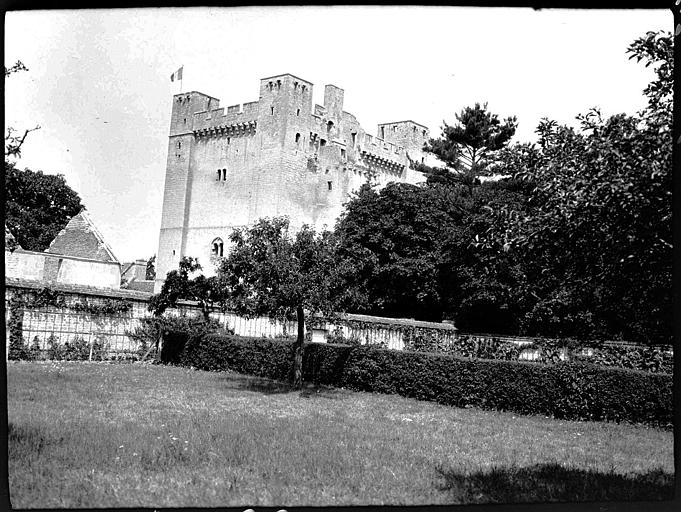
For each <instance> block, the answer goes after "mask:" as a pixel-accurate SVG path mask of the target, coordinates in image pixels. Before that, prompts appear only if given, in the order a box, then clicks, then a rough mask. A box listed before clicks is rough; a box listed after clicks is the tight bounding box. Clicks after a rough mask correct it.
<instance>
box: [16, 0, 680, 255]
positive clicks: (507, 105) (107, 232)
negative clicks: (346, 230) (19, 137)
mask: <svg viewBox="0 0 681 512" xmlns="http://www.w3.org/2000/svg"><path fill="white" fill-rule="evenodd" d="M648 30H668V31H671V30H672V15H671V12H670V11H669V10H666V9H665V10H621V11H594V10H588V11H579V10H542V11H533V10H531V9H528V8H522V9H520V8H518V9H516V8H484V9H483V8H460V7H407V6H403V7H385V6H378V7H364V6H357V7H278V8H274V7H245V8H190V9H179V8H168V9H156V8H149V9H116V10H108V9H106V10H104V9H103V10H77V11H75V10H74V11H66V10H62V11H25V12H9V13H7V16H6V21H5V38H6V39H5V65H10V64H12V63H14V62H15V61H16V60H17V59H19V60H21V61H22V62H24V64H26V66H27V67H28V68H29V71H28V72H22V73H16V74H14V75H12V76H11V77H10V78H9V79H8V80H7V81H6V98H5V117H6V123H7V125H9V126H13V127H15V128H17V129H24V128H30V127H33V126H35V125H36V124H39V125H41V126H42V129H41V130H38V131H37V132H33V133H31V134H30V135H29V137H28V138H27V140H26V143H25V144H24V147H23V148H22V157H21V159H20V160H19V161H18V162H17V165H18V167H19V168H22V169H23V168H25V167H28V168H30V169H33V170H42V171H43V172H46V173H50V174H57V173H60V174H64V175H65V177H66V181H67V182H68V184H69V185H70V186H71V187H72V188H73V189H75V190H76V191H77V192H78V193H79V194H80V196H81V198H82V200H83V203H84V204H85V206H86V207H87V209H88V211H89V212H90V215H91V217H92V219H93V220H94V222H95V224H96V225H97V226H98V228H99V229H100V231H101V232H102V234H103V236H104V237H105V238H106V240H107V241H108V242H109V244H110V245H111V246H112V248H113V250H114V253H115V254H116V256H117V257H118V258H119V259H120V260H121V261H131V260H133V259H136V258H145V259H146V258H148V257H150V256H151V255H153V254H155V252H156V249H157V244H158V230H159V228H160V223H161V203H162V199H163V183H164V177H165V163H166V156H167V134H168V128H169V123H170V109H171V104H172V102H171V98H172V95H173V94H175V93H177V92H179V84H178V83H177V82H175V83H171V82H170V75H171V74H172V73H173V72H174V71H175V70H176V69H177V68H179V67H180V65H184V82H183V90H184V91H190V90H197V91H201V92H204V93H206V94H210V95H211V96H214V97H217V98H219V99H220V106H224V107H226V106H228V105H233V104H237V103H245V102H249V101H256V100H257V99H258V87H259V79H260V78H263V77H267V76H271V75H275V74H279V73H286V72H288V73H292V74H294V75H297V76H300V77H301V78H304V79H306V80H309V81H311V82H312V83H314V86H315V88H314V101H315V102H316V103H320V104H321V103H323V94H324V85H325V84H334V85H337V86H338V87H341V88H343V89H344V90H345V104H344V110H346V111H348V112H351V113H352V114H354V115H355V116H356V117H357V119H358V120H359V122H360V123H361V124H362V126H363V127H364V128H365V129H366V130H367V131H368V132H369V133H372V134H375V133H376V125H377V124H378V123H381V122H391V121H400V120H404V119H412V120H414V121H416V122H419V123H421V124H425V125H426V126H428V127H429V128H430V130H431V136H436V135H439V133H440V127H441V126H442V121H443V120H446V121H447V122H448V123H449V124H452V123H454V122H455V117H454V116H455V114H456V113H458V112H460V111H461V110H462V109H463V108H464V107H466V106H472V105H473V104H474V103H475V102H488V107H489V109H490V110H491V111H492V112H494V113H496V114H499V116H500V117H507V116H510V115H516V116H517V117H518V122H519V129H518V132H517V134H516V137H515V139H514V140H516V141H533V140H535V136H534V133H533V132H534V129H535V127H536V126H537V123H538V121H539V119H540V118H542V117H549V118H551V119H555V120H557V121H558V122H560V123H565V124H571V125H575V124H576V122H575V116H576V115H577V114H579V113H582V112H586V111H587V110H588V109H589V108H590V107H594V106H598V107H600V108H601V110H602V112H603V113H604V114H605V115H611V114H616V113H619V112H627V113H632V114H633V113H635V112H636V111H638V110H640V109H641V108H642V107H643V106H644V105H645V99H644V97H643V95H642V93H641V91H642V90H643V88H644V87H645V86H646V84H647V83H648V82H649V81H650V80H651V78H652V77H653V72H652V71H651V70H650V69H646V68H645V67H644V66H643V65H642V64H636V62H635V61H630V60H629V59H628V56H627V55H626V54H625V51H626V49H627V47H628V45H629V44H630V43H631V42H632V41H633V40H634V39H636V38H637V37H639V36H642V35H644V34H645V33H646V32H647V31H648Z"/></svg>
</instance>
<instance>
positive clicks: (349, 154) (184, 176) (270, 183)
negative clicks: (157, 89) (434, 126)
mask: <svg viewBox="0 0 681 512" xmlns="http://www.w3.org/2000/svg"><path fill="white" fill-rule="evenodd" d="M312 92H313V84H312V83H311V82H308V81H306V80H303V79H301V78H298V77H296V76H294V75H291V74H289V73H285V74H282V75H276V76H272V77H268V78H263V79H261V80H260V94H259V98H258V101H254V102H250V103H244V104H243V105H233V106H229V107H227V109H226V112H225V109H224V108H220V106H219V100H218V99H216V98H213V97H211V96H208V95H206V94H202V93H199V92H189V93H182V94H177V95H175V96H174V97H173V107H172V117H171V123H170V134H169V141H168V161H167V166H166V178H165V190H164V195H163V213H162V217H161V231H160V235H159V247H158V252H157V256H156V261H157V269H156V276H157V279H156V285H155V291H156V292H157V293H158V291H160V288H161V286H162V284H163V279H164V278H165V276H166V274H167V273H168V272H169V271H170V270H172V269H175V268H177V266H178V263H179V261H180V258H181V257H182V256H193V257H197V258H198V259H199V262H200V263H201V264H202V265H203V267H204V272H205V273H206V274H210V273H212V272H213V265H212V264H211V262H214V259H215V258H218V257H220V256H224V255H226V252H227V251H228V237H229V234H230V232H231V231H232V230H233V229H234V228H236V227H240V226H247V225H250V224H252V223H254V222H255V221H256V220H258V219H259V218H262V217H273V216H282V215H285V216H288V217H289V219H290V222H291V226H292V228H293V229H298V228H300V226H302V225H303V224H310V225H313V226H314V227H315V228H316V229H323V228H325V227H326V228H329V229H331V228H333V225H334V223H335V221H336V219H337V218H338V216H339V215H340V213H341V212H342V208H343V203H344V202H345V201H347V199H348V197H349V195H350V193H351V192H353V191H355V190H357V189H358V188H359V187H360V186H361V185H362V184H363V183H365V182H367V181H368V180H371V181H372V182H374V183H376V184H378V185H379V186H383V185H385V184H387V183H388V182H390V181H403V182H409V183H418V182H420V181H423V180H424V176H423V175H422V174H421V173H419V172H417V171H414V170H413V169H412V168H411V167H410V163H414V162H421V161H422V158H423V144H424V142H425V141H426V140H427V137H428V129H427V128H425V127H424V126H422V125H420V124H418V123H414V122H413V121H402V122H397V123H387V124H381V125H379V127H378V129H379V136H378V137H372V136H371V135H368V134H367V133H366V132H365V131H364V130H363V129H362V127H361V126H360V124H359V123H358V122H357V120H356V118H355V117H354V116H353V115H352V114H350V113H348V112H345V111H344V110H343V95H344V92H343V89H341V88H339V87H336V86H334V85H327V86H326V87H325V88H324V105H313V101H312Z"/></svg>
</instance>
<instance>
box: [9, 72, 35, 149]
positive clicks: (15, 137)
mask: <svg viewBox="0 0 681 512" xmlns="http://www.w3.org/2000/svg"><path fill="white" fill-rule="evenodd" d="M18 71H28V68H27V67H26V66H25V65H24V63H23V62H21V61H20V60H18V61H16V63H15V64H14V65H12V66H11V67H9V68H8V67H5V79H7V78H8V77H9V76H10V75H12V74H13V73H17V72H18ZM39 129H40V125H36V126H35V127H34V128H30V129H26V130H24V133H23V135H19V133H20V132H19V131H17V130H15V129H14V128H12V127H11V126H8V127H7V131H6V132H5V158H7V157H10V156H12V157H18V156H20V155H21V146H22V145H23V144H24V141H25V140H26V136H27V135H28V134H29V133H31V132H32V131H35V130H39Z"/></svg>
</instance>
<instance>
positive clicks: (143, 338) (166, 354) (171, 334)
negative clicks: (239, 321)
mask: <svg viewBox="0 0 681 512" xmlns="http://www.w3.org/2000/svg"><path fill="white" fill-rule="evenodd" d="M213 332H223V333H233V331H232V330H231V329H224V328H222V327H221V325H220V323H219V322H218V321H217V320H213V319H211V320H209V321H208V322H206V321H204V320H203V318H199V317H194V316H160V317H156V316H151V317H146V318H143V319H142V320H141V321H140V325H139V326H138V327H136V328H135V329H134V330H132V331H128V332H126V334H127V336H128V337H129V338H130V339H132V340H133V341H136V342H137V343H138V347H137V355H138V356H139V357H143V356H144V355H145V354H146V353H147V350H148V349H149V347H150V346H151V345H155V344H156V343H157V342H158V340H159V338H160V335H161V333H163V347H162V351H161V352H162V353H161V354H160V357H161V360H162V361H165V362H167V361H171V360H174V359H175V357H176V356H177V354H178V353H179V352H181V351H182V349H183V348H184V345H185V343H186V342H187V340H188V339H189V337H190V336H199V337H203V336H205V335H207V334H209V333H213Z"/></svg>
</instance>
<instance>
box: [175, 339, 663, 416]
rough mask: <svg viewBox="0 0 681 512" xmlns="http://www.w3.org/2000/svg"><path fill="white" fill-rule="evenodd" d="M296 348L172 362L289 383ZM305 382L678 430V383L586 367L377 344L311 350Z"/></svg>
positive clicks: (265, 346)
mask: <svg viewBox="0 0 681 512" xmlns="http://www.w3.org/2000/svg"><path fill="white" fill-rule="evenodd" d="M292 361H293V343H292V342H290V341H285V340H273V339H267V338H242V337H238V336H220V335H208V336H203V337H193V338H192V339H191V340H189V341H188V342H187V343H186V345H185V347H184V349H183V350H182V351H181V352H179V353H178V355H177V357H175V358H174V360H172V361H170V362H174V363H176V364H180V365H185V366H193V367H195V368H199V369H204V370H233V371H236V372H239V373H245V374H251V375H258V376H261V377H268V378H271V379H282V380H283V379H287V378H289V376H290V371H291V368H292ZM303 378H304V379H305V380H307V381H312V382H314V383H316V384H325V385H331V386H340V387H346V388H349V389H353V390H357V391H369V392H378V393H394V394H399V395H402V396H405V397H410V398H416V399H419V400H430V401H434V402H438V403H441V404H444V405H453V406H456V407H481V408H486V409H496V410H502V411H514V412H517V413H521V414H542V415H549V416H553V417H555V418H562V419H570V420H576V419H581V420H608V421H630V422H639V423H646V424H651V425H656V426H662V427H669V426H671V425H672V417H673V408H672V378H671V375H668V374H653V373H647V372H641V371H636V370H626V369H620V368H606V367H600V366H596V365H592V364H587V363H580V362H559V363H556V364H545V365H538V364H535V363H531V362H521V361H503V360H484V359H466V358H459V357H456V356H451V355H446V354H433V353H422V352H404V351H393V350H385V349H380V348H375V347H371V346H348V345H332V344H316V343H314V344H306V345H305V352H304V358H303Z"/></svg>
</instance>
